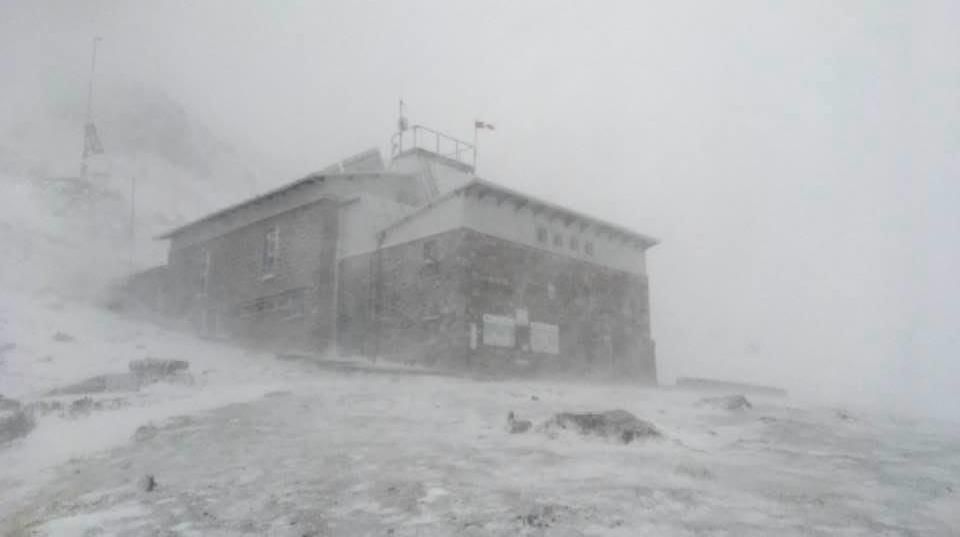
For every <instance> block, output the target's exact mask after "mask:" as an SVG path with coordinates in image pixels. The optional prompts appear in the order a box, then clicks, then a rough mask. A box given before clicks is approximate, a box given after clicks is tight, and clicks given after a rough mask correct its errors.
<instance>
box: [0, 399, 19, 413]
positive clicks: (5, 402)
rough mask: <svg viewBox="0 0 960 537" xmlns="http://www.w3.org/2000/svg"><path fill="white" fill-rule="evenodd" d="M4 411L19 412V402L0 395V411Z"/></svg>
mask: <svg viewBox="0 0 960 537" xmlns="http://www.w3.org/2000/svg"><path fill="white" fill-rule="evenodd" d="M4 410H20V401H17V400H16V399H7V398H6V397H4V396H2V395H0V411H4Z"/></svg>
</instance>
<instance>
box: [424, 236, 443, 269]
mask: <svg viewBox="0 0 960 537" xmlns="http://www.w3.org/2000/svg"><path fill="white" fill-rule="evenodd" d="M423 261H424V262H425V263H439V262H440V259H439V258H438V257H437V241H436V240H433V239H431V240H429V241H426V242H424V243H423Z"/></svg>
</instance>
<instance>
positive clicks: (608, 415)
mask: <svg viewBox="0 0 960 537" xmlns="http://www.w3.org/2000/svg"><path fill="white" fill-rule="evenodd" d="M543 428H544V429H545V430H546V431H548V432H549V431H551V430H556V429H564V430H573V431H576V432H578V433H580V434H584V435H594V436H600V437H603V438H610V439H614V440H617V441H618V442H623V443H624V444H629V443H630V442H633V441H634V440H637V439H641V438H659V437H661V436H663V435H662V433H661V432H660V431H659V430H658V429H657V428H656V426H654V425H653V424H652V423H650V422H648V421H644V420H642V419H640V418H638V417H636V416H634V415H633V414H631V413H629V412H627V411H626V410H619V409H618V410H608V411H605V412H583V413H573V412H561V413H559V414H557V415H556V416H554V417H553V418H551V419H549V420H547V422H546V423H544V425H543Z"/></svg>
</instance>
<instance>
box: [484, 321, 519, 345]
mask: <svg viewBox="0 0 960 537" xmlns="http://www.w3.org/2000/svg"><path fill="white" fill-rule="evenodd" d="M483 344H484V345H491V346H493V347H514V346H515V345H516V329H515V327H514V323H513V319H511V318H510V317H502V316H499V315H489V314H484V315H483Z"/></svg>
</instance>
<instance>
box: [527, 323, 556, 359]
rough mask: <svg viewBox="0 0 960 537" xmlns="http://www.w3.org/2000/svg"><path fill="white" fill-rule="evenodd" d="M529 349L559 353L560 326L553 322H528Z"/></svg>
mask: <svg viewBox="0 0 960 537" xmlns="http://www.w3.org/2000/svg"><path fill="white" fill-rule="evenodd" d="M530 350H532V351H533V352H543V353H547V354H559V353H560V327H559V326H557V325H555V324H547V323H530Z"/></svg>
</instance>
